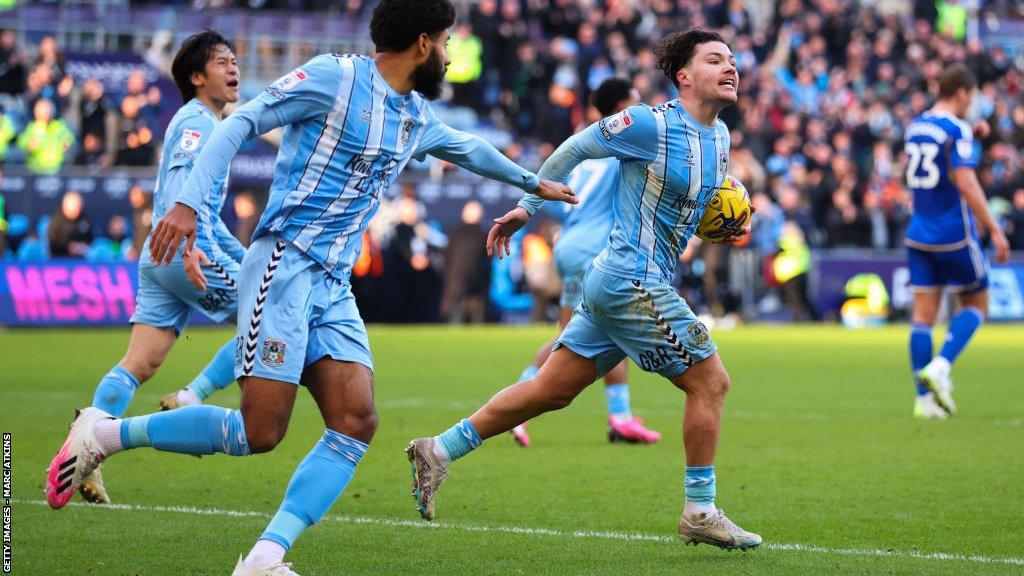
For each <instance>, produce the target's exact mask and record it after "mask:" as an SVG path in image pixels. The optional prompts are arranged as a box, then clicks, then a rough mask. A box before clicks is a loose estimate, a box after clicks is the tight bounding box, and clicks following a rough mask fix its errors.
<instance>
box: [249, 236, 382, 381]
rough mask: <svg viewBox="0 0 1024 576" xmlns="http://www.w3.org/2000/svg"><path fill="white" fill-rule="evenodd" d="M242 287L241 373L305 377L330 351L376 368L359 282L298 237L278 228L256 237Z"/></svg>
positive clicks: (282, 378) (285, 378) (284, 378)
mask: <svg viewBox="0 0 1024 576" xmlns="http://www.w3.org/2000/svg"><path fill="white" fill-rule="evenodd" d="M238 293H239V306H238V310H239V315H238V351H237V354H236V355H235V377H236V378H240V377H242V376H259V377H261V378H268V379H271V380H280V381H283V382H290V383H292V384H298V383H299V381H300V380H301V379H302V371H303V370H304V369H305V368H306V366H308V365H310V364H312V363H313V362H316V361H317V360H320V359H321V358H324V357H330V358H333V359H335V360H340V361H343V362H357V363H359V364H362V365H363V366H366V367H367V368H369V369H370V370H373V358H372V356H371V355H370V343H369V340H368V339H367V337H366V327H365V326H363V320H362V318H360V317H359V310H358V309H357V308H356V300H355V297H354V296H353V295H352V289H351V286H350V285H349V284H348V283H347V282H342V281H341V280H338V279H337V278H334V277H333V276H331V275H330V274H328V273H327V271H326V270H325V269H324V268H323V266H321V265H320V264H318V263H317V262H315V261H313V260H312V259H311V258H309V256H307V255H306V254H305V253H304V252H302V251H301V250H299V249H298V248H296V247H295V246H294V245H292V244H290V243H288V242H286V241H284V240H280V239H278V238H277V237H274V236H262V237H260V238H258V239H256V240H255V241H253V243H252V245H251V246H249V250H248V251H247V252H246V254H245V259H244V260H242V271H241V275H240V276H239V288H238Z"/></svg>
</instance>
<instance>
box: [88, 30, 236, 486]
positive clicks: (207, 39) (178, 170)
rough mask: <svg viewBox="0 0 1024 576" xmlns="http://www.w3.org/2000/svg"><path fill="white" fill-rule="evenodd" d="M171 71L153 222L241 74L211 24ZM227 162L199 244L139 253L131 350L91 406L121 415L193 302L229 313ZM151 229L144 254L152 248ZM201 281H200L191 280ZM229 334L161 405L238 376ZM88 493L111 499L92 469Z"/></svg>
mask: <svg viewBox="0 0 1024 576" xmlns="http://www.w3.org/2000/svg"><path fill="white" fill-rule="evenodd" d="M171 73H172V75H173V76H174V81H175V83H176V84H177V85H178V90H179V91H180V92H181V96H182V100H183V101H184V102H185V104H184V105H183V106H182V107H181V109H179V110H178V112H177V113H176V114H175V115H174V118H172V119H171V123H170V125H168V127H167V132H166V134H165V136H164V148H163V152H162V155H161V158H160V168H159V171H158V173H157V179H156V190H155V191H154V202H153V222H154V224H156V223H157V222H159V221H160V219H161V218H163V216H164V214H165V213H166V212H167V210H168V209H170V207H171V206H173V205H174V197H175V195H176V194H177V193H178V191H179V190H181V187H182V185H183V184H184V183H185V180H186V179H187V178H188V176H189V174H190V173H191V171H192V168H193V166H194V165H195V159H196V157H197V156H198V155H199V153H200V151H201V150H202V149H203V147H204V146H205V145H206V143H207V142H208V141H209V139H210V135H211V133H212V132H213V129H214V127H216V126H217V124H218V123H220V121H221V118H222V117H223V115H224V107H225V105H227V104H228V103H230V102H237V101H238V82H239V80H240V77H239V70H238V64H237V61H236V58H235V49H234V46H232V44H231V42H229V41H228V40H227V39H226V38H224V37H223V36H221V35H220V34H218V33H216V32H214V31H212V30H207V31H204V32H201V33H199V34H195V35H194V36H191V37H189V38H188V39H186V40H185V41H184V42H183V43H182V44H181V48H180V49H179V50H178V53H177V55H176V56H175V58H174V61H173V63H172V65H171ZM226 181H227V170H224V171H223V172H222V173H221V174H220V175H218V177H217V178H215V179H213V180H212V181H211V182H210V189H211V190H216V191H217V192H216V194H215V195H211V196H210V197H209V198H204V201H203V203H202V205H201V206H200V216H199V218H198V220H197V223H196V224H197V225H196V247H195V249H194V250H192V252H191V253H190V254H188V255H183V254H175V255H174V259H173V262H171V263H170V265H169V266H163V267H159V266H155V265H153V264H151V263H149V262H147V261H146V260H145V259H143V260H141V261H140V262H139V292H138V296H137V299H136V305H135V312H134V314H132V317H131V320H130V321H131V324H132V333H131V338H130V340H129V341H128V350H127V352H125V355H124V357H123V358H122V359H121V361H120V362H118V363H117V365H115V366H114V367H113V368H111V370H110V372H108V373H107V374H106V376H104V377H103V379H102V380H100V383H99V384H98V385H97V386H96V392H95V393H94V394H93V399H92V407H94V408H97V409H99V410H102V411H103V412H106V413H107V414H110V415H112V416H117V417H120V416H122V415H123V414H124V412H125V410H126V409H127V408H128V405H129V404H130V403H131V400H132V396H133V395H134V394H135V390H136V389H137V388H138V387H139V386H140V385H141V384H143V383H144V382H146V381H147V380H149V379H150V378H152V377H153V375H154V374H155V373H156V371H157V370H158V369H159V368H160V366H161V365H162V364H163V363H164V359H166V358H167V354H168V352H170V350H171V348H172V347H173V346H174V344H175V342H177V340H178V336H180V335H181V333H182V331H184V330H185V327H186V326H188V322H189V317H190V316H191V315H192V312H193V310H198V311H199V312H202V313H203V314H205V315H207V316H208V317H210V318H211V319H212V320H215V321H217V322H227V321H232V322H233V321H234V320H235V316H236V313H237V306H238V291H237V281H238V266H239V263H240V262H241V261H242V257H243V256H244V254H245V248H244V247H243V246H242V244H241V243H240V242H239V241H238V240H237V239H236V238H235V237H234V236H233V235H232V234H231V232H230V231H228V228H227V226H226V225H225V224H224V221H223V220H221V218H220V209H221V205H222V204H223V195H222V194H221V193H220V191H221V189H222V188H223V187H224V186H225V184H226ZM151 239H152V235H151V236H150V237H148V238H146V244H145V245H144V246H143V249H142V252H143V254H148V253H149V243H150V241H151ZM197 285H198V286H199V287H197ZM234 368H235V340H234V339H233V338H232V339H231V340H230V341H228V342H227V343H225V344H224V345H223V346H221V348H220V349H219V350H218V351H217V353H216V354H215V355H214V357H213V359H212V360H211V361H210V363H209V364H208V365H207V366H206V368H204V369H203V371H202V372H201V373H200V374H199V375H198V376H196V378H195V379H194V380H193V381H192V382H191V383H190V384H189V385H188V386H187V387H185V388H182V389H181V390H178V391H176V392H172V393H171V394H168V395H167V396H165V397H164V398H163V400H161V406H162V407H163V408H164V409H170V408H176V407H178V406H184V405H192V404H200V403H202V401H203V400H205V399H206V398H207V397H208V396H209V395H210V394H212V393H213V392H215V391H217V390H220V389H222V388H224V387H226V386H228V385H229V384H231V383H232V382H234V381H235V370H234ZM79 492H81V494H82V497H83V498H85V499H86V500H88V501H90V502H97V503H106V502H109V501H110V498H109V497H108V496H107V491H106V488H105V486H104V482H103V476H102V474H101V472H100V469H99V468H97V469H96V470H95V471H93V473H92V474H90V475H89V476H88V477H86V478H85V479H83V481H82V483H81V485H80V486H79Z"/></svg>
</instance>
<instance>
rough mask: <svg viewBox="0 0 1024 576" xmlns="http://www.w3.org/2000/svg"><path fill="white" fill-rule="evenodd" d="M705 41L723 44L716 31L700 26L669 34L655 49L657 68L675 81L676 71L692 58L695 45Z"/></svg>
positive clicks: (723, 39) (674, 83)
mask: <svg viewBox="0 0 1024 576" xmlns="http://www.w3.org/2000/svg"><path fill="white" fill-rule="evenodd" d="M707 42H721V43H723V44H725V38H722V35H721V34H719V33H718V32H708V31H706V30H703V29H701V28H690V29H689V30H685V31H683V32H674V33H672V34H669V35H668V36H666V37H665V38H664V39H662V41H661V42H659V43H658V48H657V50H656V51H655V56H657V58H658V68H661V71H662V72H664V73H665V76H667V77H668V79H669V80H671V81H672V85H673V86H675V85H677V83H676V73H677V72H679V69H680V68H685V67H686V65H687V64H689V63H690V60H692V59H693V54H694V52H696V51H697V46H700V45H701V44H704V43H707Z"/></svg>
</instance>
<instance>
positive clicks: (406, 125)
mask: <svg viewBox="0 0 1024 576" xmlns="http://www.w3.org/2000/svg"><path fill="white" fill-rule="evenodd" d="M415 127H416V121H415V120H413V119H412V118H406V119H405V122H402V136H401V139H402V146H405V145H406V144H408V143H409V138H411V137H412V129H413V128H415Z"/></svg>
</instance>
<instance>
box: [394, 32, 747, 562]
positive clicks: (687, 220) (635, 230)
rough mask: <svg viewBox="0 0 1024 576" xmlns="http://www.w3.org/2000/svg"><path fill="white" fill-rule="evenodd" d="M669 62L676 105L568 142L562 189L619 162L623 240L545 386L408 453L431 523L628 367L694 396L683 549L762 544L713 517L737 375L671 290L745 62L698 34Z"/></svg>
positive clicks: (512, 222)
mask: <svg viewBox="0 0 1024 576" xmlns="http://www.w3.org/2000/svg"><path fill="white" fill-rule="evenodd" d="M657 55H658V62H659V65H660V67H661V69H662V70H663V71H664V72H665V74H666V76H668V77H669V79H671V80H672V82H673V83H675V84H676V86H677V88H678V89H679V99H678V100H674V101H672V102H667V103H664V104H660V105H658V106H654V107H650V106H643V105H641V106H632V107H630V108H627V109H626V110H624V111H622V112H620V113H618V114H616V115H614V116H611V117H609V118H605V119H604V120H602V121H601V122H599V123H597V124H593V125H591V126H590V127H588V128H587V129H585V130H583V131H582V132H579V133H578V134H576V135H574V136H572V137H571V138H569V139H568V140H566V141H565V142H564V143H563V144H562V145H561V146H559V147H558V149H557V150H556V151H555V152H554V154H552V156H551V157H550V158H548V160H547V161H546V162H545V163H544V166H543V167H542V168H541V171H540V174H541V176H543V177H550V178H552V179H554V180H563V179H565V178H567V177H568V176H569V174H570V172H571V171H572V169H573V168H575V167H576V166H577V165H579V164H580V163H581V162H583V161H585V160H587V159H591V158H607V157H612V156H614V157H616V158H618V159H619V162H620V169H619V176H618V193H617V195H616V196H615V200H614V211H615V223H614V225H613V227H612V232H611V236H610V237H609V240H608V245H607V246H605V248H604V250H603V251H602V252H601V254H600V255H599V256H598V257H597V258H596V259H595V260H594V264H593V266H591V267H590V270H589V271H588V272H587V274H586V277H585V278H584V280H583V302H582V304H580V306H579V307H578V308H577V309H576V312H575V313H574V314H573V316H572V319H571V320H570V321H569V324H568V325H567V326H566V327H565V330H564V331H563V332H562V334H561V335H560V336H559V337H558V340H557V341H556V342H555V344H554V346H553V351H552V352H551V356H550V357H549V358H548V360H547V362H545V363H544V365H543V366H542V367H541V369H540V371H538V372H537V374H536V376H534V377H533V378H531V379H528V380H524V381H522V382H519V383H517V384H514V385H512V386H509V387H508V388H505V389H504V390H502V391H501V392H498V393H497V394H496V395H495V396H494V397H493V398H491V400H490V401H489V402H488V403H487V404H486V405H485V406H483V407H482V408H480V409H479V410H477V411H476V412H475V413H474V414H472V415H471V416H470V417H469V418H466V419H464V420H462V421H460V422H458V423H457V424H455V425H454V426H452V427H451V428H450V429H449V430H447V431H445V432H444V433H442V434H440V435H438V436H435V437H432V438H418V439H415V440H413V441H412V442H410V443H409V446H408V448H407V449H406V450H407V454H408V457H409V460H410V462H411V463H412V465H413V482H414V486H415V489H414V496H415V497H416V500H417V506H418V508H419V511H420V514H421V515H422V516H423V517H424V518H426V519H428V520H430V519H433V518H434V512H435V506H434V504H435V496H436V494H437V489H438V487H439V486H440V484H441V481H442V480H443V479H444V477H445V476H446V475H447V473H448V466H449V464H450V463H451V461H452V460H455V459H457V458H461V457H462V456H465V455H466V454H468V453H469V452H470V451H471V450H473V449H474V448H476V447H478V446H479V445H480V444H481V442H482V441H483V440H484V439H486V438H490V437H492V436H494V435H496V434H501V433H503V432H506V431H508V430H510V429H511V428H512V427H513V426H515V425H517V424H519V423H520V422H524V421H526V420H528V419H530V418H533V417H535V416H538V415H540V414H543V413H544V412H547V411H550V410H557V409H560V408H564V407H565V406H567V405H568V404H569V403H570V402H572V400H573V399H574V398H575V397H576V396H577V395H578V394H579V393H580V392H582V391H583V390H584V389H585V388H586V387H587V386H589V385H590V384H591V383H593V382H594V381H595V380H596V379H597V378H600V377H601V376H602V375H604V374H606V373H607V372H608V370H610V369H611V368H612V367H613V366H615V365H616V364H618V363H619V362H621V361H622V360H623V358H625V357H626V356H629V357H630V358H632V360H633V361H634V362H636V363H637V364H638V365H639V366H640V367H641V368H643V369H644V370H647V371H650V372H656V373H658V374H661V375H662V376H664V377H666V378H667V379H669V380H670V381H671V382H672V383H673V384H674V385H676V386H677V387H679V388H681V389H682V390H683V391H684V392H685V393H686V410H685V416H684V419H683V443H684V444H685V447H686V471H685V479H684V481H685V487H686V491H685V500H686V504H685V507H684V509H683V513H682V515H681V517H680V519H679V535H680V537H681V538H682V539H683V541H684V542H688V543H689V542H693V543H697V542H705V543H709V544H713V545H715V546H720V547H723V548H729V549H733V548H741V549H747V548H752V547H755V546H757V545H759V544H760V543H761V537H760V536H758V535H757V534H753V533H751V532H747V531H746V530H743V529H742V528H740V527H739V526H737V525H736V524H734V523H733V522H732V521H730V520H729V519H728V518H727V517H726V516H725V514H724V513H723V512H722V511H721V509H719V508H717V507H716V506H715V472H714V459H715V450H716V448H717V443H718V433H719V429H720V420H721V415H722V405H723V403H724V401H725V394H726V391H727V390H728V388H729V375H728V374H727V373H726V371H725V367H724V366H723V365H722V360H721V359H720V358H719V356H718V354H717V352H716V347H715V344H714V342H712V340H711V337H710V335H709V334H708V331H707V329H706V328H705V327H704V325H703V324H701V323H700V321H698V320H697V318H696V317H695V316H694V314H693V312H692V311H691V310H690V308H689V307H688V306H687V305H686V301H684V300H683V299H682V298H681V297H680V296H679V295H678V294H676V292H675V290H673V289H672V286H671V285H670V284H669V283H670V281H671V279H672V274H673V271H674V269H675V265H676V262H677V261H678V259H679V254H680V252H681V251H682V250H683V249H684V248H685V247H686V243H687V241H688V240H689V238H690V237H691V236H692V235H693V233H694V231H695V230H696V228H697V225H698V223H699V222H700V219H701V216H702V214H703V212H704V209H705V206H706V205H707V202H708V200H709V199H710V198H711V196H712V195H713V194H714V193H715V190H716V188H717V187H719V186H720V185H721V184H722V181H723V179H724V178H725V176H726V171H727V170H728V167H729V131H728V130H727V129H726V127H725V124H724V123H723V122H722V121H721V120H719V119H718V113H719V112H720V111H721V110H722V109H723V108H725V107H726V106H729V105H731V104H734V103H735V102H736V100H737V85H738V81H739V78H738V74H737V71H736V62H735V59H734V58H733V56H732V51H731V50H730V49H729V47H728V46H727V45H726V44H725V42H724V41H723V39H722V37H721V36H720V35H719V34H717V33H714V32H705V31H703V30H699V29H695V30H689V31H686V32H677V33H675V34H671V35H669V36H668V37H666V38H665V39H664V40H662V42H661V43H660V45H659V46H658V49H657ZM539 204H540V202H538V201H534V200H533V199H532V198H524V199H523V200H522V201H520V203H519V206H518V207H517V208H516V209H514V210H512V211H511V212H509V213H508V214H506V215H504V216H502V217H501V218H498V219H497V220H496V222H497V224H496V225H495V226H494V228H492V229H491V233H490V234H489V236H488V249H489V250H491V251H496V252H497V253H498V255H499V256H501V255H502V254H503V253H505V254H507V253H508V247H509V238H510V237H511V235H512V234H513V233H515V232H516V231H517V230H519V229H520V228H521V227H522V226H523V225H524V224H525V223H526V222H527V221H528V220H529V218H530V215H531V214H532V213H533V212H534V211H535V210H536V209H537V206H538V205H539Z"/></svg>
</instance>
